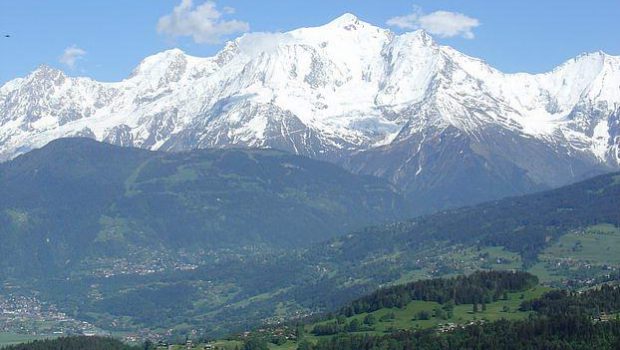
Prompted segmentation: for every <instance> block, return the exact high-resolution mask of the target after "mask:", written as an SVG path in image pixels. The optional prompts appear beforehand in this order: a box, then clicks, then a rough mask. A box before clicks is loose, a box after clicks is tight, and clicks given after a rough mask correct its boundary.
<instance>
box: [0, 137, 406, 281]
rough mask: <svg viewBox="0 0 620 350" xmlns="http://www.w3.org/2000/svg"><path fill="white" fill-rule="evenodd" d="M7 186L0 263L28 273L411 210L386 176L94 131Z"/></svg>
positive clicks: (50, 152)
mask: <svg viewBox="0 0 620 350" xmlns="http://www.w3.org/2000/svg"><path fill="white" fill-rule="evenodd" d="M0 193H2V201H0V238H1V239H2V246H1V247H0V253H1V254H0V255H1V256H2V258H0V267H1V269H0V271H2V272H5V273H7V274H8V275H9V276H16V275H19V276H20V277H22V278H25V279H27V278H28V277H29V276H30V275H32V274H39V273H45V274H50V273H51V274H54V273H58V272H60V271H61V270H62V271H65V273H66V272H70V271H71V270H72V269H73V268H74V267H73V266H74V265H75V264H80V263H83V261H84V259H87V258H98V257H102V258H109V257H126V256H129V255H133V254H138V253H140V252H143V251H145V250H150V251H162V250H166V251H172V252H174V251H176V250H178V249H181V248H183V249H186V250H188V251H192V250H194V251H198V250H216V249H222V248H226V249H231V248H232V249H236V250H241V249H243V247H244V246H252V245H254V246H260V245H264V246H266V247H268V248H269V247H271V248H274V247H277V248H291V247H300V246H303V245H307V244H309V243H311V242H318V241H321V240H324V239H326V238H329V237H333V236H335V235H337V234H340V233H342V232H346V231H349V230H352V229H355V228H360V227H363V226H364V225H367V224H370V223H378V222H386V221H391V220H395V219H397V218H399V217H400V218H402V217H404V216H406V215H409V214H410V212H409V211H408V207H407V204H406V203H405V201H404V200H403V199H402V197H401V196H400V195H399V194H398V193H397V191H396V190H395V189H394V188H393V187H392V186H391V185H390V184H388V183H387V182H385V181H383V180H379V179H377V178H372V177H365V176H355V175H352V174H350V173H348V172H347V171H345V170H342V169H340V168H338V167H337V166H334V165H331V164H328V163H324V162H319V161H314V160H310V159H308V158H304V157H299V156H293V155H289V154H287V153H283V152H278V151H269V150H241V149H229V150H198V151H193V152H187V153H170V154H166V153H156V152H149V151H144V150H139V149H132V148H122V147H116V146H111V145H108V144H104V143H98V142H95V141H92V140H88V139H64V140H59V141H54V142H52V143H51V144H49V145H48V146H46V147H44V148H43V149H40V150H36V151H33V152H31V153H28V154H26V155H23V156H21V157H19V158H17V159H15V160H13V161H11V162H8V163H4V164H0ZM33 256H34V257H35V258H34V259H33V258H32V257H33ZM26 262H27V263H26Z"/></svg>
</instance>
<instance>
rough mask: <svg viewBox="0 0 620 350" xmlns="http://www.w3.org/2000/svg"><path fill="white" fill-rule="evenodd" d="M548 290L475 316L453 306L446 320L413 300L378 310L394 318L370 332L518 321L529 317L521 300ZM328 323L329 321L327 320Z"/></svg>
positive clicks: (513, 297) (531, 295)
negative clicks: (425, 316) (422, 317)
mask: <svg viewBox="0 0 620 350" xmlns="http://www.w3.org/2000/svg"><path fill="white" fill-rule="evenodd" d="M549 290H550V289H549V288H546V287H541V286H538V287H536V288H534V289H531V290H528V291H525V292H523V293H509V294H508V299H507V300H499V301H496V302H493V303H490V304H487V305H486V310H484V311H482V310H479V311H478V312H477V313H474V312H473V305H472V304H463V305H456V306H455V307H454V315H453V316H452V317H451V318H448V319H440V318H437V317H435V315H434V310H435V309H437V308H440V307H441V305H440V304H438V303H436V302H429V301H413V302H411V303H409V304H408V305H407V306H406V307H405V308H403V309H399V308H392V309H381V310H378V311H375V312H372V314H373V315H374V316H375V318H376V319H377V320H380V319H382V317H383V318H385V317H386V315H387V314H393V316H394V318H393V319H391V320H386V321H383V322H377V324H375V326H374V331H373V332H370V333H375V334H377V333H389V332H391V331H394V330H402V329H412V328H413V329H424V328H432V327H437V326H438V325H440V324H446V323H455V324H466V323H468V322H471V321H475V320H488V321H494V320H499V319H521V318H525V317H527V316H528V315H529V313H527V312H521V311H519V306H520V304H521V302H522V301H523V300H530V299H535V298H538V297H539V296H541V295H542V294H543V293H545V292H547V291H549ZM421 311H426V312H428V313H429V314H431V315H432V316H431V317H430V319H428V320H419V319H417V315H418V314H419V313H420V312H421ZM367 315H368V314H367V313H363V314H360V315H356V316H352V317H350V318H348V319H347V321H349V322H350V321H351V320H353V319H357V320H359V321H360V322H363V320H364V318H365V317H366V316H367ZM327 322H329V321H327ZM313 327H314V325H308V326H307V327H306V331H307V332H308V333H310V332H311V331H312V328H313Z"/></svg>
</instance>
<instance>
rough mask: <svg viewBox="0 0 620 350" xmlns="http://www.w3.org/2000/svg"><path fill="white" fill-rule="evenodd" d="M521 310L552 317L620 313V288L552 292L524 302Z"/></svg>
mask: <svg viewBox="0 0 620 350" xmlns="http://www.w3.org/2000/svg"><path fill="white" fill-rule="evenodd" d="M521 309H522V310H524V311H536V312H538V313H540V314H544V315H548V316H552V317H564V316H570V315H584V316H587V317H591V318H592V317H599V316H600V315H601V314H612V313H616V312H618V311H620V286H611V285H603V286H601V288H599V289H591V290H587V291H585V292H571V291H566V290H554V291H551V292H549V293H546V294H545V295H543V296H542V297H541V298H539V299H535V300H530V301H524V302H523V303H521Z"/></svg>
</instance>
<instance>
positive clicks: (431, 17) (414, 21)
mask: <svg viewBox="0 0 620 350" xmlns="http://www.w3.org/2000/svg"><path fill="white" fill-rule="evenodd" d="M387 24H388V25H390V26H393V27H398V28H401V29H407V30H416V29H424V30H426V31H427V32H429V33H431V34H433V35H437V36H440V37H443V38H451V37H455V36H461V37H463V38H465V39H473V38H474V36H475V35H474V32H473V29H474V28H476V27H478V26H479V25H480V21H479V20H478V19H476V18H472V17H469V16H466V15H464V14H462V13H458V12H449V11H435V12H432V13H429V14H424V13H423V12H422V9H420V8H419V7H414V10H413V13H411V14H408V15H405V16H399V17H394V18H390V19H389V20H388V21H387Z"/></svg>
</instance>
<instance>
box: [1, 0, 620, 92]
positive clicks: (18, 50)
mask: <svg viewBox="0 0 620 350" xmlns="http://www.w3.org/2000/svg"><path fill="white" fill-rule="evenodd" d="M181 1H185V6H186V8H185V10H183V9H180V10H183V11H185V12H183V11H181V12H182V13H180V14H179V16H181V17H180V21H176V22H175V19H174V18H172V17H168V19H169V20H168V22H166V23H164V24H161V23H160V19H161V18H162V17H165V16H167V15H168V16H169V15H170V14H171V13H172V12H173V9H174V8H175V7H178V6H180V4H181ZM190 2H191V1H190V0H105V1H104V0H89V1H84V0H54V1H40V0H19V1H14V0H3V1H0V34H2V37H0V63H1V65H0V83H3V82H5V81H7V80H9V79H12V78H15V77H19V76H23V75H25V74H27V73H28V72H29V71H31V70H33V69H34V68H36V67H37V66H38V65H39V64H49V65H52V66H56V67H59V68H62V69H63V70H65V71H66V72H67V73H68V74H70V75H85V76H90V77H93V78H95V79H98V80H102V81H116V80H120V79H122V78H124V77H126V76H127V75H128V74H129V73H130V72H131V70H132V69H133V68H134V67H135V66H136V65H137V64H138V63H139V62H140V60H142V59H143V58H144V57H146V56H148V55H151V54H154V53H156V52H159V51H162V50H165V49H168V48H172V47H179V48H181V49H183V50H185V51H186V52H188V53H189V54H193V55H197V56H207V55H211V54H213V53H214V52H217V51H218V50H219V49H220V48H221V47H222V44H221V42H218V41H221V40H222V39H224V38H234V37H235V36H237V35H239V34H240V33H241V32H243V31H246V30H250V31H262V32H277V31H286V30H290V29H294V28H297V27H303V26H315V25H321V24H324V23H327V22H329V21H330V20H331V19H333V18H335V17H338V16H339V15H341V14H343V13H345V12H351V13H354V14H355V15H357V16H358V17H360V18H361V19H362V20H364V21H367V22H370V23H372V24H375V25H379V26H383V27H388V25H387V23H391V24H392V27H391V29H393V30H394V31H396V32H402V31H403V30H411V29H412V28H419V27H424V28H427V27H428V28H430V30H431V31H433V32H434V36H435V37H436V39H437V40H438V41H439V42H441V43H443V44H447V45H450V46H453V47H455V48H456V49H458V50H460V51H462V52H464V53H466V54H469V55H472V56H475V57H479V58H482V59H484V60H486V61H487V62H489V63H490V64H491V65H493V66H495V67H497V68H499V69H501V70H503V71H506V72H519V71H526V72H542V71H546V70H549V69H551V68H553V67H554V66H556V65H558V64H560V63H562V62H563V61H565V60H567V59H569V58H572V57H574V56H576V55H578V54H579V53H582V52H590V51H597V50H603V51H605V52H607V53H609V54H613V55H620V35H619V34H620V20H619V18H620V1H618V0H597V1H577V0H535V1H533V0H501V1H489V0H419V1H406V0H389V1H385V0H382V1H380V0H364V1H361V0H313V1H302V0H261V1H257V0H237V1H235V0H217V1H214V2H212V5H211V7H209V8H206V7H203V8H202V10H201V11H198V8H199V7H200V6H201V5H204V3H205V2H206V1H205V0H193V3H192V4H189V3H190ZM188 5H191V7H188ZM437 11H443V12H437ZM438 14H439V15H438ZM446 14H447V15H446ZM183 16H185V17H183ZM201 16H203V17H204V18H203V17H201ZM446 16H448V17H446ZM450 16H452V17H450ZM188 19H189V22H188ZM446 19H447V20H448V22H446ZM203 20H204V21H205V22H204V23H200V21H203ZM437 20H439V22H438V21H437ZM209 21H211V22H209ZM158 23H159V25H158ZM188 23H191V25H188ZM209 23H211V24H213V26H211V27H210V26H209ZM446 26H448V27H450V28H445V27H446ZM454 26H456V27H454ZM459 26H460V27H459ZM158 29H159V30H158ZM195 31H199V33H195ZM5 34H10V35H11V37H10V38H5V37H4V35H5ZM218 39H219V40H218Z"/></svg>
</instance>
